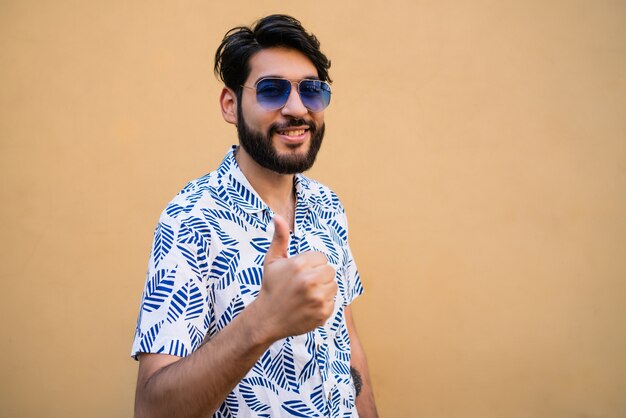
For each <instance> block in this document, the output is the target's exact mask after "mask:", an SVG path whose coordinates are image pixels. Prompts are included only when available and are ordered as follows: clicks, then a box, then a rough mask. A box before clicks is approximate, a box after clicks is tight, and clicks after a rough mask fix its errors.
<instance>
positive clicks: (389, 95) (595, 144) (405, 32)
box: [0, 0, 626, 418]
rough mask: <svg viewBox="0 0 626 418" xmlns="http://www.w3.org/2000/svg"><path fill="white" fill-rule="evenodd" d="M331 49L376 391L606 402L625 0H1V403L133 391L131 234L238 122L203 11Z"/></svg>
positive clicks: (610, 402)
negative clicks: (300, 34)
mask: <svg viewBox="0 0 626 418" xmlns="http://www.w3.org/2000/svg"><path fill="white" fill-rule="evenodd" d="M273 12H285V13H289V14H293V15H294V16H296V17H298V18H299V19H301V20H302V22H303V24H304V25H305V27H306V28H307V29H309V30H311V31H313V32H314V33H315V34H317V36H318V37H319V39H320V40H321V42H322V48H323V50H324V51H325V52H326V53H327V54H328V55H329V57H330V58H331V59H332V63H333V65H332V68H331V76H332V77H333V79H334V81H335V82H334V84H333V86H334V95H333V103H332V105H331V107H330V108H329V109H328V110H327V112H326V121H327V135H326V140H325V144H324V146H323V148H322V152H321V153H320V156H319V158H318V163H317V165H316V166H315V168H314V169H313V170H312V171H311V172H310V173H309V175H310V176H312V177H314V178H317V179H319V180H320V181H322V182H324V183H326V184H327V185H329V186H330V187H332V188H333V189H334V190H335V191H336V192H337V193H338V194H339V196H340V197H341V198H342V201H343V203H344V205H345V207H346V209H347V211H348V216H349V220H350V233H351V243H352V249H353V252H354V254H355V257H356V259H357V262H358V264H359V267H360V271H361V276H362V278H363V282H364V285H365V288H366V294H365V295H364V296H363V297H362V298H360V299H359V300H358V301H357V302H356V303H355V305H354V310H355V315H356V318H357V323H358V326H359V331H360V334H361V338H362V340H363V343H364V345H365V347H366V350H367V352H368V354H369V361H370V367H371V373H372V379H373V382H374V386H375V390H376V397H377V401H378V405H379V409H380V412H381V416H382V417H437V418H438V417H441V418H457V417H458V418H468V417H470V418H471V417H477V418H485V417H487V418H490V417H493V418H501V417H514V418H517V417H520V418H524V417H532V418H535V417H537V418H543V417H545V418H560V417H563V418H565V417H567V418H570V417H580V418H583V417H585V418H596V417H597V418H600V417H602V418H608V417H615V418H618V417H624V416H626V396H624V393H625V387H626V354H625V353H626V321H625V320H626V216H625V215H626V111H625V109H626V3H624V2H623V1H607V0H599V1H575V0H571V1H566V0H555V1H539V0H534V1H528V0H525V1H522V0H518V1H506V0H505V1H500V0H478V1H449V0H443V1H439V0H437V1H419V0H418V1H415V0H411V1H408V0H407V1H401V0H389V1H384V2H369V3H366V2H357V1H336V0H335V1H316V2H306V3H305V2H300V3H298V4H297V5H295V4H294V5H291V3H289V5H287V6H285V5H284V4H283V3H282V2H272V1H252V0H250V1H228V2H212V1H176V2H174V1H163V0H161V1H155V0H150V1H148V0H145V1H125V0H108V1H81V0H55V1H43V0H41V1H34V0H20V1H8V0H0V140H1V142H0V147H1V148H0V150H1V151H0V170H1V171H0V172H1V184H0V196H1V197H0V198H1V206H0V217H1V218H0V219H1V225H2V227H1V232H0V234H1V236H2V240H1V241H0V242H1V244H0V245H1V247H0V254H1V257H2V258H1V273H0V275H1V286H2V287H1V291H0V327H1V328H0V331H1V332H0V335H1V337H0V338H1V340H0V343H1V347H2V349H1V354H2V359H3V361H2V365H1V366H0V379H1V382H0V415H1V416H3V417H59V418H61V417H63V418H68V417H108V418H110V417H130V416H131V415H132V405H133V398H134V386H135V377H136V370H137V364H136V363H135V362H134V361H133V360H131V359H130V357H129V354H130V349H131V343H132V338H133V332H134V328H135V321H136V318H137V312H138V308H139V302H140V299H141V291H142V289H143V286H144V280H145V270H146V266H147V258H148V254H149V249H150V244H151V241H152V234H153V230H154V226H155V225H156V221H157V219H158V216H159V213H160V212H161V210H163V208H164V207H165V205H166V204H167V202H168V201H169V200H170V199H171V198H172V197H173V196H174V194H176V193H177V192H178V190H179V189H180V188H182V187H183V186H184V185H185V183H186V182H187V181H188V180H190V179H192V178H196V177H199V176H201V175H203V174H205V173H206V172H209V171H211V170H213V169H214V168H215V167H216V166H217V165H218V164H219V162H220V161H221V160H222V158H223V156H224V155H225V153H226V151H227V149H228V147H229V146H230V145H231V144H233V143H234V142H235V141H236V136H235V131H234V128H233V127H232V126H230V125H227V124H226V123H224V121H223V120H222V119H221V116H220V113H219V107H218V94H219V91H220V88H221V86H220V84H219V83H218V82H217V80H216V79H215V77H214V76H213V74H212V65H213V54H214V51H215V49H216V48H217V46H218V44H219V42H220V40H221V38H222V36H223V34H224V32H225V31H226V30H227V29H229V28H231V27H233V26H235V25H240V24H250V23H252V22H253V21H254V20H255V19H257V18H259V17H261V16H263V15H266V14H269V13H273Z"/></svg>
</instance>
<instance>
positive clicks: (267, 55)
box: [247, 48, 318, 84]
mask: <svg viewBox="0 0 626 418" xmlns="http://www.w3.org/2000/svg"><path fill="white" fill-rule="evenodd" d="M263 77H282V78H287V79H289V80H296V81H297V80H302V79H303V78H317V77H318V76H317V69H316V68H315V65H313V62H311V60H309V59H308V58H307V57H306V56H305V55H304V54H303V53H301V52H300V51H297V50H295V49H288V48H267V49H262V50H261V51H259V52H257V53H256V54H254V55H253V56H252V58H250V74H249V75H248V79H247V82H249V83H250V84H254V83H255V82H256V81H257V80H259V79H261V78H263Z"/></svg>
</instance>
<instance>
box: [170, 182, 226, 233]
mask: <svg viewBox="0 0 626 418" xmlns="http://www.w3.org/2000/svg"><path fill="white" fill-rule="evenodd" d="M218 177H219V176H218V175H217V172H216V171H213V172H211V173H209V174H206V175H204V176H202V177H200V178H197V179H195V180H192V181H190V182H189V183H187V184H186V185H185V187H183V188H182V189H181V190H180V191H179V192H178V193H177V194H176V196H174V198H173V199H172V200H170V202H169V203H168V204H167V206H166V207H165V209H164V210H163V212H162V214H161V220H164V219H170V220H172V221H176V220H180V219H184V218H186V217H188V216H189V215H193V214H194V213H197V212H199V211H200V209H202V208H206V207H211V206H212V205H215V200H216V199H219V195H220V194H219V193H216V192H215V189H216V187H217V186H218Z"/></svg>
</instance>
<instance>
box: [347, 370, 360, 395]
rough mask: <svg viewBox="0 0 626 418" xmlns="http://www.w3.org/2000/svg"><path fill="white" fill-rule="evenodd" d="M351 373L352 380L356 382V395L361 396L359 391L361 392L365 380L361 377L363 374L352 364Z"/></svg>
mask: <svg viewBox="0 0 626 418" xmlns="http://www.w3.org/2000/svg"><path fill="white" fill-rule="evenodd" d="M350 374H351V375H352V381H353V382H354V389H355V390H356V396H359V393H361V388H362V387H363V380H362V379H361V374H360V373H359V371H358V370H357V369H355V368H354V367H352V366H350ZM356 396H355V397H356Z"/></svg>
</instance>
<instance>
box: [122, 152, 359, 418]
mask: <svg viewBox="0 0 626 418" xmlns="http://www.w3.org/2000/svg"><path fill="white" fill-rule="evenodd" d="M233 150H234V147H233V149H231V150H230V151H229V152H228V154H227V155H226V158H225V159H224V161H223V162H222V164H221V165H220V166H219V168H218V169H217V170H216V171H214V172H212V173H210V174H207V175H206V176H204V177H201V178H199V179H197V180H194V181H192V182H190V183H189V184H188V185H187V186H186V187H185V188H184V189H183V190H181V192H180V193H179V194H178V195H177V196H176V197H175V198H174V199H173V200H172V201H171V202H170V204H169V205H168V206H167V207H166V209H165V210H164V211H163V213H162V215H161V218H160V219H159V223H158V225H157V227H156V231H155V234H154V242H153V246H152V252H151V255H150V261H149V267H148V274H147V281H146V287H145V290H144V293H143V299H142V304H141V309H140V313H139V319H138V323H137V329H136V333H135V340H134V344H133V348H132V355H133V356H135V357H136V356H137V354H138V353H164V354H170V355H175V356H180V357H184V356H187V355H189V354H191V353H192V352H193V351H194V350H196V349H197V348H198V347H199V346H200V344H201V343H202V341H203V339H204V338H205V336H207V335H208V337H209V338H210V337H212V336H214V335H215V334H217V333H218V332H219V331H220V330H221V329H222V328H224V327H225V326H226V325H228V324H229V323H230V322H231V321H232V320H233V318H235V317H236V316H237V315H238V314H239V313H240V312H241V311H242V310H243V309H244V308H245V307H246V306H247V305H248V304H250V303H251V302H252V301H253V300H254V299H255V298H256V297H257V296H258V294H259V291H260V288H261V282H262V280H263V260H264V258H265V253H266V252H267V250H268V248H269V246H270V242H271V240H272V237H273V234H274V223H273V222H272V218H273V216H274V214H273V212H272V210H271V209H270V208H269V207H268V206H267V205H266V204H265V203H264V202H263V201H262V200H261V198H260V197H259V195H258V194H257V193H256V192H255V191H254V189H253V188H252V186H251V185H250V183H249V182H248V181H247V180H246V178H245V176H244V175H243V173H242V172H241V170H240V169H239V167H238V165H237V163H236V161H235V158H234V153H233ZM294 186H295V192H296V208H295V222H294V224H295V227H294V231H293V233H292V234H291V236H290V240H289V256H294V255H296V254H300V253H303V252H305V251H320V252H322V253H324V254H325V255H326V256H327V258H328V261H329V263H330V264H331V265H332V266H333V267H334V268H335V270H336V276H335V279H336V281H337V284H338V288H339V290H338V292H337V296H336V298H335V309H334V312H333V314H332V315H331V316H330V318H329V319H328V321H327V322H326V324H325V325H323V326H321V327H318V328H316V329H315V330H313V331H311V332H308V333H306V334H303V335H297V336H292V337H288V338H285V339H282V340H279V341H276V342H275V343H274V344H272V345H271V347H270V348H269V349H268V350H267V351H266V352H265V353H264V354H263V355H262V356H261V357H260V358H259V360H258V361H257V362H256V364H255V365H254V366H253V367H252V369H251V370H250V371H249V372H248V374H247V375H246V376H245V377H244V378H243V379H242V380H241V381H240V382H239V384H238V385H237V386H236V387H235V388H234V390H233V391H232V392H231V393H230V394H229V395H228V397H227V398H226V400H225V401H224V403H223V404H222V405H221V406H220V408H219V409H218V411H217V412H216V413H215V414H214V417H290V416H296V417H307V418H309V417H327V416H330V417H342V418H345V417H355V416H358V415H357V412H356V407H355V390H354V385H353V381H352V377H351V375H350V339H349V336H348V331H347V328H346V322H345V317H344V309H345V307H346V306H347V305H349V304H350V303H351V302H352V301H353V300H354V298H356V297H357V296H358V295H360V294H361V293H362V292H363V288H362V285H361V281H360V279H359V275H358V272H357V269H356V266H355V263H354V260H353V258H352V254H351V252H350V247H349V245H348V231H347V223H346V216H345V212H344V209H343V207H342V205H341V203H340V202H339V199H338V198H337V196H336V195H335V194H334V193H333V192H332V191H331V190H330V189H328V188H327V187H325V186H323V185H321V184H320V183H318V182H316V181H314V180H311V179H308V178H307V177H305V176H303V175H300V174H298V175H296V176H295V177H294Z"/></svg>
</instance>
